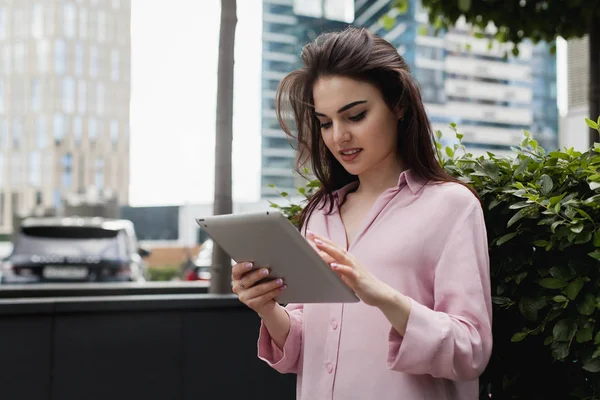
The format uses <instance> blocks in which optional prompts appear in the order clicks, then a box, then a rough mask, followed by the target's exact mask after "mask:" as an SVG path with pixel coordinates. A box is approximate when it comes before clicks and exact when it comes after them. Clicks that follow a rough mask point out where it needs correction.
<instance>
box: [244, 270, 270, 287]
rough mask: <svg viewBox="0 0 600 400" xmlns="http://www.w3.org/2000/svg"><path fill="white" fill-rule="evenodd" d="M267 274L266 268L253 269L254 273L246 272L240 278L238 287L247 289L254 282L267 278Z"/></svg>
mask: <svg viewBox="0 0 600 400" xmlns="http://www.w3.org/2000/svg"><path fill="white" fill-rule="evenodd" d="M269 273H270V272H269V270H268V269H267V268H259V269H255V270H254V271H250V272H247V273H245V274H244V275H242V277H241V278H240V280H239V282H240V286H241V287H242V288H244V289H249V288H251V287H252V286H254V284H255V283H256V282H258V281H260V280H261V279H264V278H266V277H267V276H269Z"/></svg>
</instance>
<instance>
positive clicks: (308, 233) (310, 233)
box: [306, 231, 336, 246]
mask: <svg viewBox="0 0 600 400" xmlns="http://www.w3.org/2000/svg"><path fill="white" fill-rule="evenodd" d="M306 236H307V237H308V238H309V239H310V240H312V241H314V240H315V239H319V240H320V241H322V242H325V243H328V244H330V245H332V246H336V244H335V243H334V242H332V241H331V240H329V239H328V238H326V237H324V236H321V235H319V234H316V233H314V232H313V231H306Z"/></svg>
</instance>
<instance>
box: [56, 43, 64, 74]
mask: <svg viewBox="0 0 600 400" xmlns="http://www.w3.org/2000/svg"><path fill="white" fill-rule="evenodd" d="M54 47H55V48H54V72H56V73H57V74H64V73H65V71H66V69H67V68H66V65H67V62H66V60H67V45H66V44H65V41H64V40H62V39H56V41H55V42H54Z"/></svg>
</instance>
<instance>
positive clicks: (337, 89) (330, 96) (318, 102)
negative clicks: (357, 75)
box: [313, 76, 382, 113]
mask: <svg viewBox="0 0 600 400" xmlns="http://www.w3.org/2000/svg"><path fill="white" fill-rule="evenodd" d="M313 98H314V101H315V110H317V111H319V112H321V113H329V112H332V113H335V112H337V110H338V109H340V108H341V107H343V106H345V105H346V104H348V103H352V102H353V101H359V100H366V101H368V102H370V103H372V102H376V101H377V100H380V99H382V97H381V94H380V93H379V90H378V89H377V87H375V86H374V85H372V84H371V83H369V82H366V81H359V80H355V79H352V78H347V77H345V76H328V77H321V78H319V79H317V81H316V82H315V84H314V85H313Z"/></svg>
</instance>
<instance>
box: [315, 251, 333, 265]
mask: <svg viewBox="0 0 600 400" xmlns="http://www.w3.org/2000/svg"><path fill="white" fill-rule="evenodd" d="M317 253H319V255H320V256H321V258H322V259H323V261H325V262H326V263H327V264H331V263H333V262H336V261H337V260H336V259H335V258H333V257H331V256H330V255H329V254H327V253H325V252H324V251H321V250H317Z"/></svg>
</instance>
